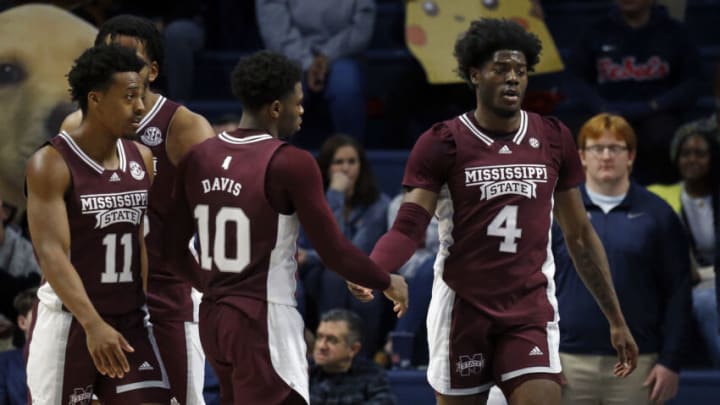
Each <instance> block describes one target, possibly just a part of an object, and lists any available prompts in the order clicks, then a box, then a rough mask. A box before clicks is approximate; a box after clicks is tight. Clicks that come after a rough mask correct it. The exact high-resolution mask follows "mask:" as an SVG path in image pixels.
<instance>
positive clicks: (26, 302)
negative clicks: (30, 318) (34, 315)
mask: <svg viewBox="0 0 720 405" xmlns="http://www.w3.org/2000/svg"><path fill="white" fill-rule="evenodd" d="M37 290H38V289H37V287H32V288H28V289H27V290H22V291H20V292H19V293H17V295H15V299H13V307H14V308H15V310H16V311H17V313H18V315H22V316H25V315H26V314H27V313H28V311H29V310H31V309H32V307H33V305H35V301H37Z"/></svg>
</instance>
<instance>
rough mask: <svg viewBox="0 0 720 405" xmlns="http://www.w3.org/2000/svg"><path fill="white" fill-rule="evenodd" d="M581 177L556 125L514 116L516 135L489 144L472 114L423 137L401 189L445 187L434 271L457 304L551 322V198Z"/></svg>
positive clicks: (571, 147)
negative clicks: (460, 301)
mask: <svg viewBox="0 0 720 405" xmlns="http://www.w3.org/2000/svg"><path fill="white" fill-rule="evenodd" d="M583 179H584V173H583V170H582V166H581V165H580V160H579V157H578V153H577V148H576V146H575V143H574V141H573V138H572V136H571V134H570V133H569V131H568V129H567V128H566V127H565V126H564V125H562V124H561V123H560V122H559V121H558V120H556V119H554V118H544V117H541V116H539V115H537V114H534V113H527V112H525V111H521V125H520V127H519V129H518V130H517V131H516V132H515V133H513V134H510V135H507V136H504V137H491V136H489V135H487V134H486V133H484V132H483V130H482V129H481V128H479V126H478V124H477V122H476V121H475V119H474V116H473V114H472V112H471V113H467V114H463V115H461V116H459V117H456V118H454V119H452V120H448V121H445V122H443V123H440V124H437V125H435V126H434V127H433V128H431V129H430V130H428V131H427V132H425V133H424V134H423V135H422V137H421V138H420V139H419V140H418V143H417V144H416V146H415V147H414V148H413V152H412V153H411V156H410V159H409V162H408V166H407V171H406V173H405V178H404V180H403V184H404V185H405V186H408V187H420V188H424V189H429V190H432V191H435V192H439V191H440V190H441V188H442V187H443V186H444V185H447V187H448V189H449V194H450V198H449V199H447V198H441V199H440V202H439V204H438V209H437V214H438V216H439V219H440V225H439V232H440V241H441V246H440V250H439V253H438V258H437V261H436V269H439V270H441V271H442V276H443V279H444V280H445V282H446V283H447V285H448V286H449V287H450V288H451V289H453V290H454V291H456V292H457V294H458V296H460V297H461V298H463V299H465V300H467V301H469V302H471V303H472V304H473V305H474V306H475V307H477V308H478V309H480V310H481V311H483V312H485V313H487V314H488V315H490V316H493V317H500V316H502V317H504V318H505V319H525V320H530V319H532V318H535V319H542V320H552V319H553V317H554V316H553V313H554V311H555V307H556V305H555V297H554V284H553V273H554V263H553V259H552V254H550V253H549V252H550V225H551V222H552V207H553V194H554V192H555V191H562V190H567V189H569V188H572V187H574V186H577V185H578V184H579V183H580V182H581V181H582V180H583ZM548 318H549V319H548Z"/></svg>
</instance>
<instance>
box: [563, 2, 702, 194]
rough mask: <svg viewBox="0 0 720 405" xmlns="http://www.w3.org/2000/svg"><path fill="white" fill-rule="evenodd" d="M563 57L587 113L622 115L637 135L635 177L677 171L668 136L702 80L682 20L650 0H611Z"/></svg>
mask: <svg viewBox="0 0 720 405" xmlns="http://www.w3.org/2000/svg"><path fill="white" fill-rule="evenodd" d="M615 3H616V6H615V7H613V8H612V9H611V11H610V13H609V14H608V15H607V17H604V18H603V19H602V20H600V21H599V22H597V23H596V24H595V25H593V26H591V27H589V29H588V30H587V32H586V33H585V35H583V36H582V37H581V39H580V41H579V42H578V44H577V46H576V47H575V48H574V49H573V51H572V53H571V55H570V57H569V58H568V60H567V65H568V69H569V71H570V72H571V73H572V77H573V78H574V79H575V80H573V81H572V87H573V89H572V90H573V92H574V93H575V97H576V98H577V100H578V102H581V103H584V104H585V107H586V108H587V109H589V111H590V113H592V114H597V113H599V112H612V113H615V114H619V115H621V116H623V117H625V118H626V119H627V120H628V121H629V122H630V123H631V125H632V126H633V128H634V129H635V131H636V132H637V134H638V150H637V161H636V162H635V165H634V167H635V169H634V171H633V177H634V178H635V179H637V180H638V181H639V182H641V183H642V184H648V183H652V182H662V183H670V182H672V181H674V180H675V179H676V178H677V175H676V173H675V170H674V168H673V167H672V166H671V164H670V162H669V161H668V155H669V153H668V151H669V147H670V141H671V139H672V136H673V133H674V131H675V129H676V128H677V127H678V126H679V124H680V123H681V122H682V120H683V115H684V113H685V112H687V111H688V110H689V109H691V108H692V107H694V105H695V102H696V100H697V97H698V95H699V92H700V89H701V86H702V76H703V72H702V63H701V61H700V57H699V53H698V50H697V47H696V46H695V45H694V44H693V43H692V42H691V41H690V39H689V36H688V33H687V30H686V28H685V26H684V24H683V23H681V22H678V21H675V20H673V19H671V18H670V17H669V15H668V13H667V10H666V9H665V7H663V6H660V5H656V4H654V3H655V0H633V1H629V0H616V2H615Z"/></svg>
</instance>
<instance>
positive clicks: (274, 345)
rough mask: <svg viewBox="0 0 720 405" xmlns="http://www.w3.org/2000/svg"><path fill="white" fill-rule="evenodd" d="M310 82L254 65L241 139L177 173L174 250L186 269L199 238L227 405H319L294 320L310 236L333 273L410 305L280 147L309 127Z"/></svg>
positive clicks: (206, 146)
mask: <svg viewBox="0 0 720 405" xmlns="http://www.w3.org/2000/svg"><path fill="white" fill-rule="evenodd" d="M300 81H301V72H300V69H299V68H298V67H297V66H295V65H294V64H293V63H292V62H290V61H289V60H288V59H287V58H285V57H284V56H281V55H277V54H273V53H269V52H259V53H256V54H253V55H251V56H248V57H246V58H243V59H242V60H241V61H240V62H239V63H238V65H237V67H236V68H235V70H234V71H233V76H232V84H233V92H234V93H235V94H236V95H237V96H238V98H239V99H240V102H241V104H242V106H243V114H242V118H241V120H240V125H239V129H237V130H235V131H233V132H230V133H221V134H220V135H218V136H217V137H216V138H212V139H209V140H207V141H205V142H203V143H201V144H199V145H196V146H194V147H193V148H192V149H191V150H190V152H188V154H187V155H186V157H185V158H183V160H182V161H181V162H180V165H179V166H178V171H177V179H176V180H177V183H176V187H175V191H174V203H173V207H175V209H176V212H175V213H174V214H173V216H172V218H174V219H175V221H173V222H172V223H171V224H168V226H169V230H170V232H169V234H168V240H170V242H171V243H170V246H169V248H170V251H172V252H175V253H176V254H177V253H182V255H181V256H182V257H184V258H186V259H187V256H188V255H187V254H186V253H185V252H187V245H188V240H190V238H191V236H192V235H194V234H195V235H197V241H198V242H197V245H198V246H199V248H198V260H199V262H200V263H199V264H200V267H201V269H200V270H196V271H195V272H192V273H190V274H188V273H186V274H184V277H186V278H188V279H190V280H191V281H192V282H193V284H194V285H195V286H196V288H198V289H199V290H200V291H202V292H203V293H204V294H203V300H202V303H201V304H200V340H201V342H202V345H203V348H204V349H205V354H206V356H207V359H208V361H209V362H210V364H211V365H212V367H213V369H214V370H215V372H216V374H217V375H218V380H219V382H220V395H221V402H222V403H223V404H264V405H274V404H306V403H308V400H309V399H308V397H309V389H308V371H307V368H308V366H307V360H306V357H305V354H306V353H307V351H306V349H305V342H304V340H303V329H304V326H303V321H302V318H301V316H300V314H299V312H298V311H297V309H296V308H295V307H296V301H295V272H296V268H297V263H296V262H295V253H296V240H297V235H298V227H299V226H300V224H302V225H303V228H304V229H305V230H306V233H307V235H308V238H309V239H310V241H311V242H312V244H313V246H316V247H317V251H318V254H319V255H320V257H321V258H322V259H323V261H324V262H325V264H326V265H327V266H328V267H329V268H331V269H334V270H335V271H337V272H338V273H339V274H340V275H342V276H344V277H345V278H347V279H349V280H351V281H353V282H355V283H358V284H362V285H364V286H366V287H370V288H376V289H380V290H385V294H386V295H387V296H388V297H389V298H391V299H392V300H393V301H395V302H396V310H397V311H399V312H400V313H402V312H404V310H405V307H406V305H407V285H406V284H405V282H404V280H403V279H402V277H400V276H397V275H393V276H389V275H388V274H387V273H386V272H383V271H382V270H380V269H379V268H378V267H377V266H376V265H375V264H374V263H373V262H372V261H371V260H370V259H369V258H368V257H367V256H365V255H364V254H363V253H362V252H361V251H360V250H358V249H357V248H355V247H354V246H353V245H352V244H351V243H350V242H349V241H348V240H347V239H345V238H344V237H343V236H342V233H341V232H340V229H339V227H338V225H337V223H335V219H334V217H333V214H332V212H331V211H330V208H329V207H328V205H327V202H326V200H325V195H324V190H323V184H322V177H321V175H320V170H319V168H318V166H317V164H316V163H315V159H313V157H312V156H311V155H310V154H309V153H307V152H305V151H301V150H299V149H297V148H295V147H293V146H290V145H288V144H286V143H285V142H284V141H282V140H281V139H282V138H286V137H288V136H290V135H291V134H292V133H294V132H295V131H297V130H298V128H299V125H300V122H301V119H300V117H301V116H302V113H303V107H302V104H301V103H302V98H303V95H302V86H301V83H300ZM182 257H179V258H180V259H182ZM172 268H175V269H185V268H189V267H188V266H173V267H172Z"/></svg>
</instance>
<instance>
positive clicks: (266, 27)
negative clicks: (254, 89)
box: [256, 0, 375, 144]
mask: <svg viewBox="0 0 720 405" xmlns="http://www.w3.org/2000/svg"><path fill="white" fill-rule="evenodd" d="M256 12H257V19H258V26H259V28H260V35H261V37H262V39H263V42H264V43H265V46H266V47H267V48H268V49H270V50H273V51H276V52H280V53H283V54H284V55H285V56H287V57H288V58H290V59H291V60H293V61H295V62H296V63H298V64H299V65H300V66H301V67H302V70H303V74H304V78H303V87H304V91H305V99H306V102H305V105H306V106H309V105H313V101H314V99H317V98H318V97H321V98H323V99H324V100H325V101H326V102H327V106H328V107H329V109H330V115H331V118H332V124H333V129H334V131H337V132H343V133H347V134H350V135H351V136H352V137H353V138H355V139H357V140H358V142H360V143H361V144H362V143H363V140H364V136H365V120H366V117H365V115H366V112H365V97H364V91H363V84H362V83H363V80H364V79H363V72H362V69H361V65H360V63H359V62H358V56H359V55H360V54H361V53H362V52H363V51H364V50H365V48H366V47H367V45H368V43H369V42H370V37H371V36H372V32H373V26H374V22H375V1H374V0H313V1H293V0H257V2H256ZM306 108H307V107H306ZM305 115H306V116H307V115H308V112H306V114H305Z"/></svg>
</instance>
